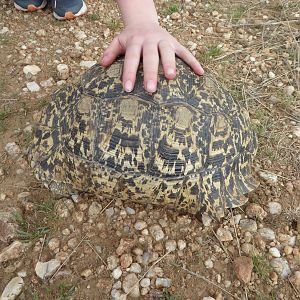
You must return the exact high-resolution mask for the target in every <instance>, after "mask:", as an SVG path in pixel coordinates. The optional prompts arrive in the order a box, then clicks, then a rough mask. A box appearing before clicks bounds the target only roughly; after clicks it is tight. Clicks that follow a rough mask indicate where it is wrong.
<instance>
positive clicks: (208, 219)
mask: <svg viewBox="0 0 300 300" xmlns="http://www.w3.org/2000/svg"><path fill="white" fill-rule="evenodd" d="M211 222H212V218H211V217H210V216H209V215H208V214H206V213H204V214H202V223H203V225H204V226H205V227H208V226H210V224H211Z"/></svg>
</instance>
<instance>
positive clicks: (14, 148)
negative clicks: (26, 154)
mask: <svg viewBox="0 0 300 300" xmlns="http://www.w3.org/2000/svg"><path fill="white" fill-rule="evenodd" d="M5 151H6V152H7V154H8V155H10V156H14V157H16V156H18V154H20V153H21V150H20V148H19V146H18V145H17V144H16V143H15V142H12V143H7V144H6V145H5Z"/></svg>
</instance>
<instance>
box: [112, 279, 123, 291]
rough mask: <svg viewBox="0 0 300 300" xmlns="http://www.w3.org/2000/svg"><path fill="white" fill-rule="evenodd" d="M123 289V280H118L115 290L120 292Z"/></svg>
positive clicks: (114, 286)
mask: <svg viewBox="0 0 300 300" xmlns="http://www.w3.org/2000/svg"><path fill="white" fill-rule="evenodd" d="M121 287H122V282H121V280H118V281H117V282H116V283H114V285H113V287H112V288H113V289H116V290H119V289H120V288H121Z"/></svg>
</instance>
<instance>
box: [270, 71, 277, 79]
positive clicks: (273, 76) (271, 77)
mask: <svg viewBox="0 0 300 300" xmlns="http://www.w3.org/2000/svg"><path fill="white" fill-rule="evenodd" d="M275 77H276V75H275V74H274V73H273V72H272V71H270V72H269V78H270V79H273V78H275Z"/></svg>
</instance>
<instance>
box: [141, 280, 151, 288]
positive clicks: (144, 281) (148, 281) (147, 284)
mask: <svg viewBox="0 0 300 300" xmlns="http://www.w3.org/2000/svg"><path fill="white" fill-rule="evenodd" d="M150 283H151V281H150V279H149V278H143V279H142V280H141V282H140V285H141V287H148V286H150Z"/></svg>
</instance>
